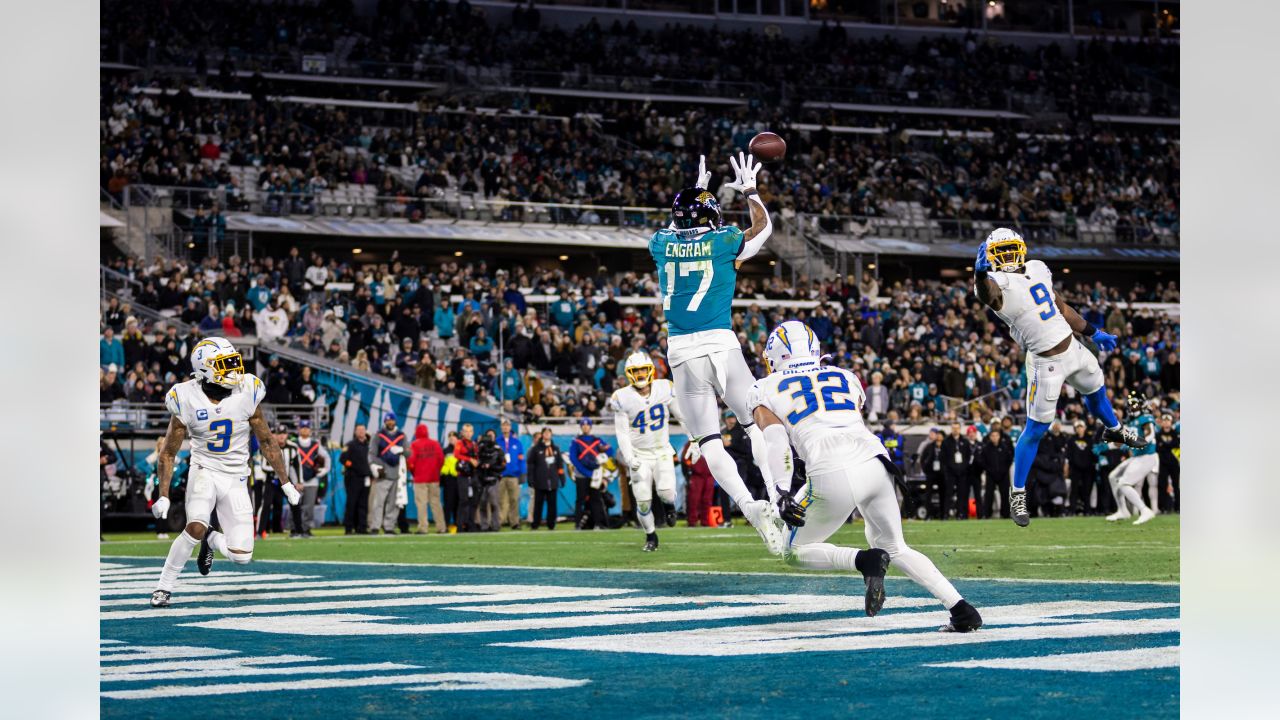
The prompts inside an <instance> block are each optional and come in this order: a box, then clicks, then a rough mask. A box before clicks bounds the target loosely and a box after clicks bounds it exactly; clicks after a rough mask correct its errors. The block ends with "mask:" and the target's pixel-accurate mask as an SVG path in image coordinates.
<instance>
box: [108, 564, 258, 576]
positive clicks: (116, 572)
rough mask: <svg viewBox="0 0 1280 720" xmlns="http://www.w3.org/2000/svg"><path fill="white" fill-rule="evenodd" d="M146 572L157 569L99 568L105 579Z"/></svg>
mask: <svg viewBox="0 0 1280 720" xmlns="http://www.w3.org/2000/svg"><path fill="white" fill-rule="evenodd" d="M144 573H151V574H155V573H156V569H155V568H148V567H137V566H133V567H119V568H111V569H108V570H99V571H98V577H99V578H103V579H110V578H114V577H120V576H122V575H142V574H144ZM256 574H258V573H245V575H256Z"/></svg>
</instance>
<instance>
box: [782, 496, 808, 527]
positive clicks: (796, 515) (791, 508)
mask: <svg viewBox="0 0 1280 720" xmlns="http://www.w3.org/2000/svg"><path fill="white" fill-rule="evenodd" d="M778 515H779V516H781V517H782V520H783V522H785V523H786V524H787V527H793V528H798V527H804V506H803V505H801V504H800V503H798V502H796V499H795V496H794V495H792V494H791V491H790V490H783V489H782V488H778Z"/></svg>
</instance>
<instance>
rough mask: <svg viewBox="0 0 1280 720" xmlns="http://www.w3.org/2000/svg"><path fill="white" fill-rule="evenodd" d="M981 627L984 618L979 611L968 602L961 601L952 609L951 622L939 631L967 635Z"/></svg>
mask: <svg viewBox="0 0 1280 720" xmlns="http://www.w3.org/2000/svg"><path fill="white" fill-rule="evenodd" d="M980 627H982V616H981V615H979V614H978V609H977V608H975V607H974V606H972V605H970V604H969V601H968V600H961V601H960V602H958V603H956V604H955V607H952V608H951V622H949V623H947V624H946V625H943V626H942V627H940V628H938V629H939V630H941V631H942V632H954V633H967V632H973V631H974V630H977V629H978V628H980Z"/></svg>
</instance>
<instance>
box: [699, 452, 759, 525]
mask: <svg viewBox="0 0 1280 720" xmlns="http://www.w3.org/2000/svg"><path fill="white" fill-rule="evenodd" d="M702 457H704V458H706V460H707V469H709V470H710V471H711V477H713V478H715V479H716V484H717V485H719V486H720V488H721V489H722V490H724V491H725V492H726V493H728V494H729V498H730V499H732V500H733V503H734V504H735V505H737V506H738V507H742V505H743V503H749V502H751V501H752V499H753V498H752V497H751V493H750V491H748V490H747V484H746V483H744V482H743V481H742V478H741V477H739V476H738V464H737V463H735V462H734V461H733V458H731V457H729V451H727V450H725V449H724V444H723V443H721V442H720V437H719V436H718V435H717V436H712V438H711V439H710V440H708V441H707V442H704V443H702ZM725 519H726V520H727V519H728V518H725Z"/></svg>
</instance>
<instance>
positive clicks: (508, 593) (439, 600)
mask: <svg viewBox="0 0 1280 720" xmlns="http://www.w3.org/2000/svg"><path fill="white" fill-rule="evenodd" d="M434 591H435V592H439V593H455V594H453V595H435V596H430V597H405V598H377V599H373V600H335V601H333V602H307V603H269V604H265V605H232V606H228V607H177V606H175V607H169V608H165V610H164V611H163V613H162V614H163V615H164V616H165V617H194V616H198V615H266V614H271V613H293V612H319V611H321V610H352V609H358V608H384V607H418V606H425V605H452V604H455V603H475V602H513V601H519V600H535V599H538V598H565V597H580V596H583V595H621V594H624V593H633V592H636V591H635V590H631V589H620V588H575V587H561V586H556V585H530V586H528V587H523V588H521V587H514V586H511V585H453V586H437V587H436V588H434ZM160 614H161V613H159V612H157V611H156V610H153V609H151V608H146V609H143V610H108V611H105V612H103V613H101V614H100V615H99V617H100V618H101V619H102V620H132V619H136V618H155V617H157V616H158V615H160Z"/></svg>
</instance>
